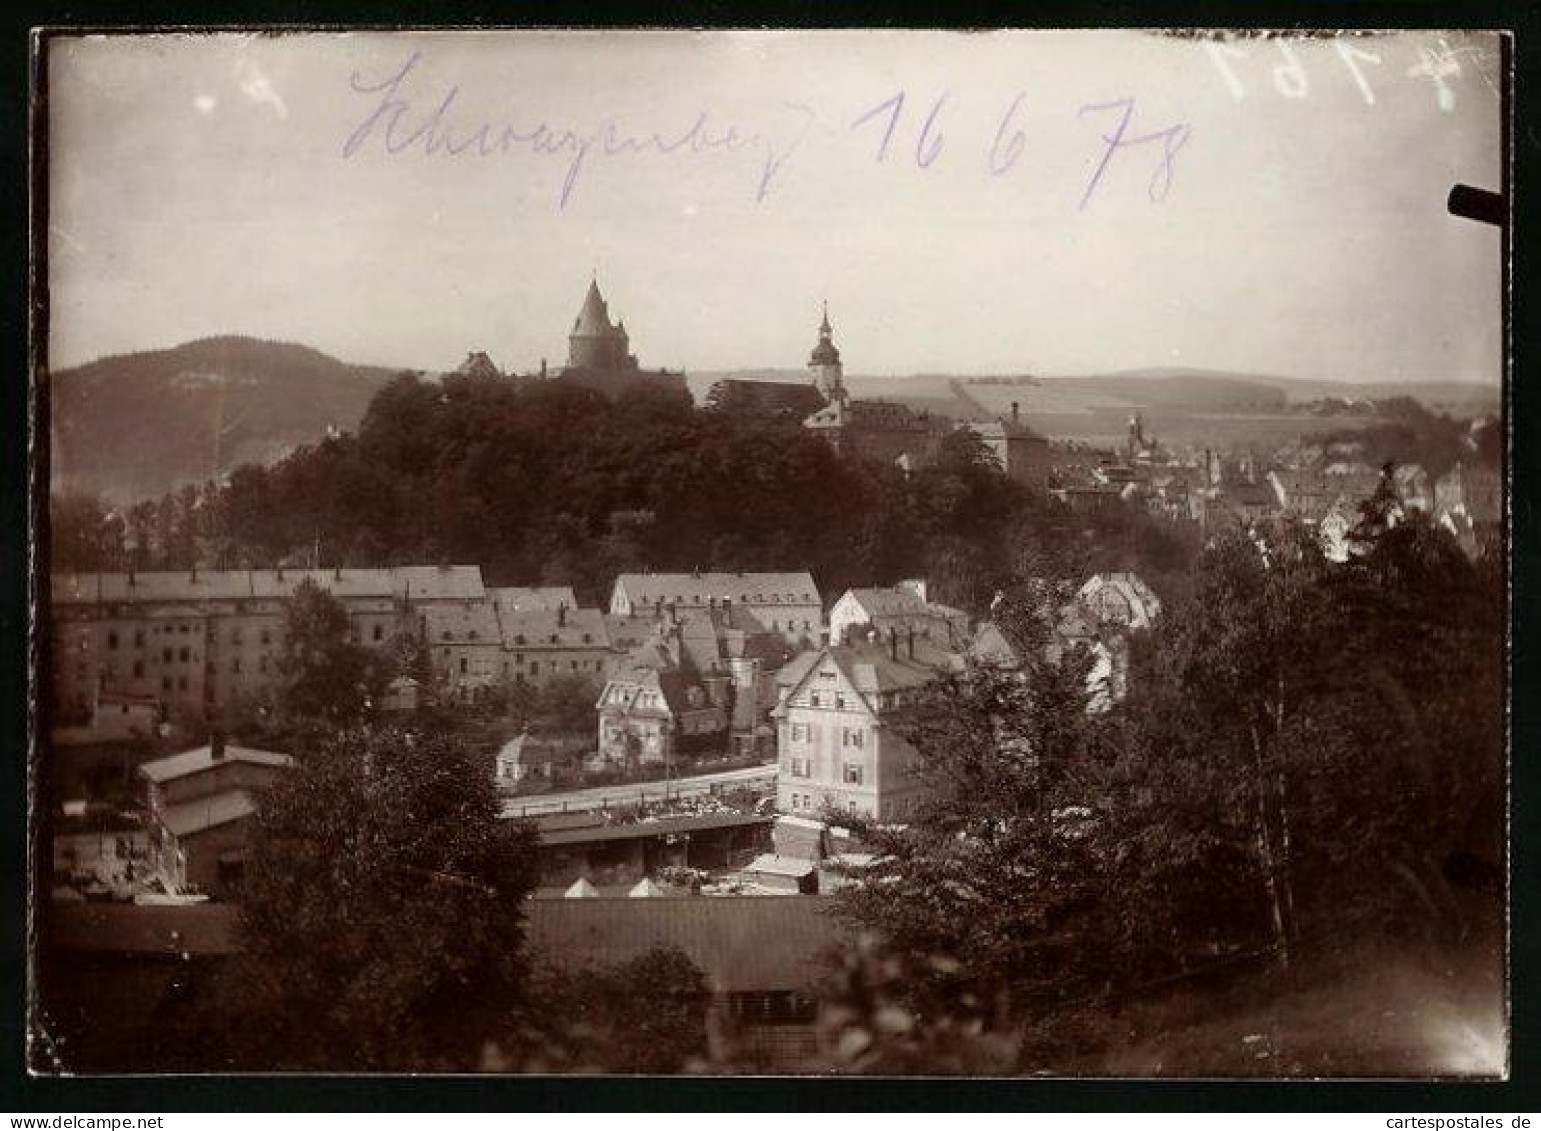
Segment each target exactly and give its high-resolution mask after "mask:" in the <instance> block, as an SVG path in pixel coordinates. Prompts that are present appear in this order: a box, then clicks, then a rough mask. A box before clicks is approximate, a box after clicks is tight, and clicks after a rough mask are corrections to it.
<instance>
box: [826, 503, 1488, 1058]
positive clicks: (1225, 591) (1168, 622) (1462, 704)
mask: <svg viewBox="0 0 1541 1131" xmlns="http://www.w3.org/2000/svg"><path fill="white" fill-rule="evenodd" d="M1371 510H1372V508H1369V507H1367V508H1366V511H1367V513H1366V515H1365V519H1364V522H1363V523H1362V524H1361V528H1360V531H1359V532H1358V537H1357V538H1356V539H1355V545H1356V547H1357V550H1358V552H1357V553H1356V555H1355V556H1354V557H1352V558H1351V559H1350V561H1349V562H1347V563H1344V564H1334V563H1331V562H1329V561H1327V560H1326V559H1325V558H1324V557H1323V555H1322V553H1321V551H1320V549H1319V547H1318V546H1317V544H1316V543H1315V541H1314V540H1312V539H1310V538H1305V537H1300V538H1292V537H1288V536H1280V537H1275V538H1273V539H1272V540H1271V541H1270V542H1269V543H1268V544H1267V545H1266V546H1265V547H1262V546H1259V544H1257V543H1255V542H1254V541H1253V540H1252V539H1250V538H1248V537H1244V536H1241V535H1237V536H1234V537H1223V538H1220V539H1218V540H1216V541H1215V542H1214V543H1213V544H1212V545H1211V546H1209V547H1208V548H1207V549H1206V550H1205V551H1204V553H1203V554H1202V555H1201V557H1200V558H1199V560H1198V563H1197V567H1196V570H1195V574H1194V578H1193V584H1192V593H1191V595H1190V596H1188V597H1186V598H1184V599H1181V600H1179V601H1177V602H1175V603H1174V604H1173V606H1172V607H1170V608H1169V609H1168V611H1167V613H1166V615H1165V617H1164V618H1163V620H1162V621H1161V622H1159V623H1158V624H1157V626H1156V627H1155V628H1154V630H1152V631H1151V632H1149V633H1142V634H1138V635H1137V637H1136V640H1135V642H1134V656H1135V671H1134V672H1133V673H1132V675H1131V679H1130V686H1131V694H1130V696H1129V698H1128V699H1127V700H1126V701H1125V702H1124V703H1123V704H1122V705H1121V706H1120V707H1118V708H1117V709H1115V710H1113V711H1111V712H1107V713H1105V714H1102V713H1094V714H1088V713H1087V712H1086V711H1085V709H1084V707H1085V702H1086V696H1085V688H1084V685H1083V684H1082V683H1081V682H1080V669H1079V667H1078V663H1077V662H1071V663H1070V664H1067V665H1055V664H1050V663H1046V662H1043V661H1042V660H1041V659H1040V658H1039V657H1041V656H1042V654H1043V652H1042V636H1041V634H1042V611H1043V610H1044V609H1051V608H1054V607H1056V599H1057V597H1058V596H1059V594H1058V593H1057V592H1056V586H1055V579H1054V577H1053V576H1052V574H1042V573H1040V574H1037V575H1035V576H1034V577H1032V578H1030V579H1025V580H1024V581H1023V582H1022V583H1021V584H1019V585H1016V586H1013V587H1010V588H1009V589H1008V592H1007V597H1006V601H1005V602H1004V604H1003V606H1002V608H1000V609H999V610H998V613H999V619H1000V621H1001V622H1002V627H1003V629H1005V630H1006V631H1007V634H1008V636H1010V637H1012V638H1013V641H1014V643H1016V644H1017V646H1018V650H1019V651H1020V653H1021V654H1022V656H1023V658H1024V662H1023V664H1022V666H1021V667H1020V668H1016V669H1012V670H997V669H984V670H976V671H972V672H970V673H968V674H965V675H963V676H960V677H957V678H954V679H951V680H948V681H946V682H944V683H942V684H940V685H937V686H936V687H935V688H934V689H933V690H932V692H931V693H930V694H928V695H927V696H926V697H925V698H924V699H923V700H922V701H921V702H920V703H918V704H917V705H916V706H915V707H914V708H913V709H912V710H910V711H909V712H908V713H907V715H906V716H905V717H904V718H903V719H902V721H901V722H900V724H899V726H900V729H901V730H902V731H903V733H905V734H906V735H907V736H908V737H909V738H910V740H911V741H912V742H913V743H914V744H915V746H916V748H917V750H918V751H919V753H920V754H921V756H922V768H921V771H920V772H921V774H922V776H923V777H924V778H925V779H926V780H927V781H928V782H929V783H930V784H931V785H932V786H933V787H934V791H935V800H934V801H933V802H932V803H931V804H929V805H928V806H926V807H924V808H923V809H922V810H921V812H920V814H919V816H918V817H917V818H916V819H914V820H911V821H910V822H909V823H908V824H907V825H905V826H904V827H878V828H875V829H872V830H869V835H871V837H872V838H873V841H874V843H875V844H876V845H877V847H878V851H879V852H880V854H881V859H880V862H879V863H878V864H877V865H876V866H875V868H874V869H873V871H872V872H870V873H867V874H866V882H863V883H860V884H858V885H857V886H855V887H854V888H852V889H851V890H850V892H849V894H848V895H847V896H846V897H845V907H844V909H845V912H846V914H848V915H849V916H850V917H852V918H853V919H854V920H855V921H856V922H858V923H860V924H863V925H865V926H866V927H868V928H871V929H873V930H875V931H877V932H878V933H879V935H880V936H881V937H882V938H883V939H884V940H885V942H886V943H887V944H888V945H891V946H892V947H894V949H895V951H896V952H897V953H899V954H901V955H906V956H910V958H911V959H915V958H916V957H917V956H919V957H924V958H928V959H929V960H930V965H929V966H927V965H926V964H925V963H924V962H922V963H921V964H920V965H919V966H918V967H917V972H916V975H915V977H914V978H913V979H912V981H913V987H912V989H911V991H910V999H911V1000H910V1007H911V1008H914V1009H917V1010H918V1011H919V1013H918V1015H919V1016H921V1017H925V1016H927V1015H928V1014H936V1015H938V1016H950V1015H952V1014H953V1013H956V1011H957V1010H958V1008H959V1003H960V1002H962V1003H963V1004H964V1005H967V1004H968V1003H969V1002H974V1003H976V1004H975V1005H973V1006H971V1007H969V1008H972V1009H975V1010H977V1009H979V1008H980V1007H979V1006H978V1004H977V1003H979V1002H990V1003H995V1007H996V1009H997V1016H996V1017H995V1018H994V1023H996V1024H999V1025H1005V1026H1006V1027H1007V1028H1008V1029H1010V1030H1012V1031H1015V1032H1018V1033H1019V1034H1025V1033H1028V1032H1031V1031H1032V1030H1033V1027H1034V1026H1036V1025H1040V1024H1043V1023H1045V1022H1046V1021H1050V1020H1052V1019H1054V1018H1055V1017H1056V1016H1057V1011H1058V1009H1059V1006H1060V1004H1061V1003H1063V1002H1066V1001H1075V1000H1079V1001H1087V1000H1097V999H1099V998H1104V997H1107V996H1110V995H1111V996H1118V995H1119V994H1121V993H1125V992H1129V991H1132V990H1137V989H1138V987H1139V986H1141V985H1147V984H1150V983H1151V982H1152V981H1153V980H1157V979H1162V978H1166V977H1169V976H1174V975H1178V974H1181V973H1182V972H1183V971H1184V970H1186V969H1190V968H1192V967H1193V966H1194V965H1195V964H1202V963H1203V962H1205V961H1208V960H1210V959H1213V958H1215V957H1216V956H1223V955H1226V954H1230V953H1251V954H1259V955H1267V956H1268V957H1270V958H1271V959H1272V960H1273V961H1274V962H1276V963H1278V964H1280V965H1283V966H1288V965H1289V964H1291V963H1293V962H1295V961H1296V960H1298V959H1299V958H1300V957H1301V956H1302V955H1310V954H1316V955H1321V954H1324V953H1330V952H1333V951H1335V950H1337V949H1340V948H1343V947H1347V946H1351V945H1355V944H1357V943H1361V942H1366V941H1367V940H1376V939H1378V940H1382V941H1383V942H1387V943H1388V944H1389V945H1392V946H1395V947H1397V948H1400V949H1401V950H1402V951H1404V952H1405V951H1406V950H1407V949H1408V948H1417V947H1436V948H1437V947H1441V946H1447V945H1451V944H1454V943H1463V944H1473V943H1474V944H1476V945H1478V946H1480V947H1486V948H1489V949H1491V948H1493V947H1496V946H1497V945H1498V940H1499V939H1500V937H1501V935H1500V928H1501V923H1502V915H1501V912H1502V868H1501V861H1502V858H1503V844H1502V832H1503V756H1504V748H1503V712H1502V701H1503V699H1502V696H1503V625H1504V621H1503V612H1502V586H1501V584H1500V580H1499V576H1498V572H1497V571H1498V565H1497V563H1496V561H1493V560H1489V559H1484V560H1482V561H1479V562H1477V563H1472V562H1471V561H1470V560H1469V559H1467V558H1466V557H1465V555H1464V554H1462V552H1461V551H1460V550H1459V548H1458V547H1457V546H1456V545H1455V543H1454V541H1453V539H1452V538H1451V537H1450V536H1449V535H1448V534H1447V533H1445V532H1444V531H1442V530H1439V529H1438V528H1436V527H1433V526H1431V525H1430V524H1429V523H1428V522H1427V521H1426V520H1424V519H1422V518H1420V517H1416V516H1415V517H1413V518H1412V519H1410V520H1404V521H1402V522H1399V523H1396V524H1394V525H1388V524H1386V523H1385V522H1384V521H1383V518H1384V516H1377V515H1375V514H1373V513H1370V512H1371ZM1082 659H1083V660H1084V658H1082ZM1493 953H1495V954H1496V953H1497V952H1496V951H1493ZM1019 1055H1020V1056H1021V1058H1022V1059H1021V1063H1020V1065H1019V1066H1020V1067H1024V1068H1032V1067H1043V1066H1046V1065H1045V1062H1043V1061H1040V1060H1037V1059H1035V1054H1034V1052H1033V1051H1032V1049H1031V1047H1030V1046H1029V1044H1027V1043H1024V1044H1023V1046H1022V1048H1021V1050H1020V1053H1019ZM1048 1066H1052V1065H1048Z"/></svg>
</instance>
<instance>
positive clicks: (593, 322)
mask: <svg viewBox="0 0 1541 1131" xmlns="http://www.w3.org/2000/svg"><path fill="white" fill-rule="evenodd" d="M572 332H573V337H578V338H598V337H607V336H609V335H610V334H613V333H614V332H615V327H614V326H612V325H611V324H610V310H609V308H608V307H607V306H606V304H605V299H604V296H603V295H601V294H600V293H599V280H598V279H590V280H589V289H588V293H587V294H585V295H584V296H583V308H582V309H581V310H579V311H578V317H577V318H575V319H573V331H572Z"/></svg>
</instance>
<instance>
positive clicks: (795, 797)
mask: <svg viewBox="0 0 1541 1131" xmlns="http://www.w3.org/2000/svg"><path fill="white" fill-rule="evenodd" d="M845 807H846V812H848V813H853V814H854V813H855V812H856V802H855V800H854V799H853V800H851V801H847V802H846V803H845ZM792 808H793V809H794V810H800V811H802V812H805V813H811V812H813V811H814V810H815V809H821V808H823V806H822V805H820V804H819V803H818V802H817V801H815V800H814V796H813V794H811V793H794V794H792Z"/></svg>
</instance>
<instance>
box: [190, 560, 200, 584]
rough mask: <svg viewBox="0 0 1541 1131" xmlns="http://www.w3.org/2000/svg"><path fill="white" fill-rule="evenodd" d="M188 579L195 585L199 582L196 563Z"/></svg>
mask: <svg viewBox="0 0 1541 1131" xmlns="http://www.w3.org/2000/svg"><path fill="white" fill-rule="evenodd" d="M188 580H189V581H191V582H192V583H193V584H194V585H197V584H198V567H197V566H196V565H194V566H193V568H192V572H191V573H189V574H188Z"/></svg>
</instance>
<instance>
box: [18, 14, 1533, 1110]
mask: <svg viewBox="0 0 1541 1131" xmlns="http://www.w3.org/2000/svg"><path fill="white" fill-rule="evenodd" d="M35 50H36V66H37V84H38V85H37V91H36V97H37V99H38V103H37V107H36V113H35V117H34V121H35V128H36V130H37V131H38V133H37V136H36V137H35V139H34V141H35V145H36V155H37V159H38V161H39V163H40V164H39V168H38V170H37V173H36V181H35V183H36V184H37V185H38V186H39V194H38V196H37V198H36V200H35V201H34V215H35V218H36V219H35V225H34V231H33V233H32V238H33V254H34V283H35V290H34V303H35V304H36V309H37V312H38V313H37V317H38V319H39V324H40V327H41V329H42V333H41V334H40V335H39V337H38V338H37V340H36V342H35V343H34V367H33V374H32V382H33V397H34V400H35V403H36V409H37V413H38V417H37V419H38V423H39V425H40V427H39V429H38V431H37V434H36V435H35V437H34V450H35V455H36V464H35V468H36V483H35V490H36V491H37V492H38V493H39V495H42V494H43V493H44V492H46V499H40V500H39V502H38V507H39V510H40V512H41V515H42V517H43V518H44V519H45V520H46V521H45V522H44V524H43V525H42V526H41V527H40V528H39V530H38V531H37V534H36V540H35V544H34V556H35V563H34V570H35V576H34V587H35V588H34V597H33V606H32V616H33V633H34V640H35V646H36V649H37V652H36V659H37V662H36V664H35V667H34V670H33V672H32V692H33V702H32V706H33V713H34V719H35V726H34V729H33V734H32V750H31V755H30V756H31V778H30V783H31V789H30V797H29V812H30V820H31V833H32V845H33V861H32V865H33V867H32V873H31V888H32V890H31V894H32V899H31V905H30V910H29V915H30V924H31V931H30V939H31V953H30V955H29V959H30V961H29V973H28V985H29V1001H28V1003H27V1026H26V1028H27V1046H28V1066H29V1069H30V1071H31V1072H32V1073H34V1074H38V1075H42V1076H65V1075H80V1076H96V1075H114V1076H121V1075H165V1074H197V1075H204V1074H209V1075H218V1076H224V1075H229V1074H236V1073H293V1074H317V1073H327V1074H362V1073H370V1074H375V1073H386V1074H396V1073H442V1074H506V1075H511V1076H517V1075H540V1076H561V1075H569V1074H572V1075H596V1074H620V1075H642V1076H656V1075H694V1076H717V1077H742V1076H757V1077H763V1076H808V1075H822V1076H883V1077H895V1076H950V1075H965V1076H981V1077H992V1078H1001V1077H1050V1078H1096V1079H1130V1078H1133V1079H1148V1078H1164V1079H1185V1080H1193V1079H1200V1080H1205V1079H1231V1078H1249V1079H1259V1078H1262V1079H1303V1078H1342V1079H1356V1080H1364V1079H1398V1080H1400V1079H1421V1080H1445V1079H1479V1080H1504V1079H1507V1078H1508V1075H1509V1071H1510V1039H1509V1034H1510V1027H1509V1018H1510V995H1509V984H1508V955H1509V949H1508V938H1507V920H1508V906H1509V905H1508V899H1509V879H1508V877H1509V854H1508V844H1507V832H1508V830H1507V821H1508V801H1509V798H1508V782H1509V735H1508V719H1507V706H1508V702H1509V685H1508V663H1507V648H1508V637H1507V627H1508V624H1509V603H1508V602H1509V595H1508V571H1509V552H1508V537H1507V531H1508V524H1507V506H1508V497H1509V492H1508V488H1507V483H1508V479H1507V473H1506V469H1507V468H1508V466H1509V451H1508V443H1509V437H1508V431H1507V429H1506V419H1507V417H1506V410H1505V405H1506V402H1505V395H1506V389H1507V372H1508V371H1507V365H1508V349H1507V346H1508V340H1509V339H1508V314H1507V293H1508V278H1509V267H1508V263H1507V261H1506V257H1507V253H1508V232H1509V211H1510V208H1511V201H1510V198H1509V194H1508V191H1507V186H1508V184H1509V180H1510V178H1509V174H1508V160H1509V157H1508V144H1509V141H1508V139H1509V124H1508V122H1509V114H1510V90H1511V78H1510V66H1511V56H1512V40H1511V39H1510V37H1509V36H1508V35H1507V33H1503V32H1496V31H1482V32H1475V31H1462V30H1438V29H1431V30H1426V31H1411V30H1403V31H1385V32H1339V31H1333V30H1331V29H1323V30H1320V31H1316V32H1301V31H1292V32H1278V33H1274V32H1260V31H1246V32H1241V31H1225V30H1219V29H1215V30H1190V31H1182V32H1174V31H1159V30H1143V31H1142V30H1080V31H1027V30H1018V31H1009V30H998V31H987V32H970V33H963V32H957V31H941V30H876V29H872V30H861V29H844V30H798V31H790V30H781V31H772V30H758V31H749V30H742V31H730V30H717V31H688V30H621V29H615V30H603V31H601V30H563V29H498V30H444V29H440V30H416V31H414V30H372V31H352V32H347V31H336V30H333V31H312V30H297V29H275V30H267V31H258V30H250V31H234V30H227V31H217V32H190V31H186V30H183V31H174V30H165V31H155V30H138V31H133V32H126V31H116V32H104V33H93V32H86V31H83V30H75V29H65V28H59V29H53V30H50V31H44V32H39V33H38V34H37V35H36V38H35ZM1515 1125H1516V1126H1518V1125H1519V1124H1518V1123H1516V1124H1515Z"/></svg>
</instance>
